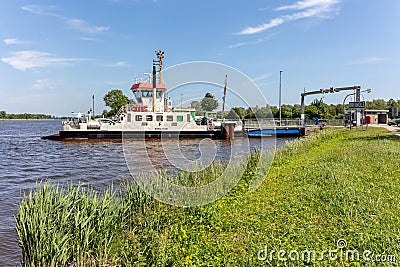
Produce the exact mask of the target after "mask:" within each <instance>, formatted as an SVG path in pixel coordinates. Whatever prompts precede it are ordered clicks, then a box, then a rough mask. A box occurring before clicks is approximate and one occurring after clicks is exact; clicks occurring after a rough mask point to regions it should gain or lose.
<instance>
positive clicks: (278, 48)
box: [0, 0, 400, 115]
mask: <svg viewBox="0 0 400 267" xmlns="http://www.w3.org/2000/svg"><path fill="white" fill-rule="evenodd" d="M399 28H400V1H398V0H379V1H378V0H371V1H365V0H303V1H293V0H291V1H290V0H287V1H286V0H285V1H267V0H264V1H259V0H254V1H207V0H203V1H182V0H181V1H177V0H153V1H151V0H86V1H77V0H76V1H72V0H71V1H58V0H54V1H34V0H32V1H25V0H3V1H2V7H1V9H0V110H6V111H7V112H8V113H23V112H28V113H46V114H54V115H65V114H69V113H70V112H71V111H87V110H88V109H89V107H90V105H91V95H92V94H93V93H94V94H95V95H96V100H97V101H96V110H97V111H101V110H103V109H104V106H103V102H102V100H101V99H102V97H103V96H104V94H105V93H106V92H107V91H109V90H111V89H114V88H118V89H122V90H123V91H124V92H125V94H127V95H129V96H130V95H131V92H130V91H129V88H130V85H131V84H132V82H133V78H134V76H135V74H136V75H141V74H143V73H144V72H149V71H150V68H151V60H152V59H153V58H154V50H156V49H157V50H158V49H162V50H163V51H165V60H164V66H165V67H168V66H172V65H175V64H179V63H183V62H188V61H197V60H201V61H213V62H219V63H222V64H226V65H229V66H231V67H233V68H236V69H238V70H239V71H241V72H243V73H244V74H246V75H247V76H249V77H250V78H252V79H253V80H254V82H255V83H256V84H257V85H258V86H259V87H260V89H261V91H262V93H263V94H264V95H265V97H266V99H267V100H268V102H269V103H270V104H272V105H277V104H278V89H279V71H280V70H283V74H282V88H283V103H289V104H295V103H299V101H300V93H301V92H302V90H303V89H304V88H306V90H309V91H311V90H317V89H320V88H328V87H330V86H336V87H341V86H353V85H361V86H362V88H363V89H366V88H372V90H373V91H372V93H371V94H369V95H366V96H365V98H366V99H373V98H385V99H389V98H394V99H400V75H399V73H400V68H399V67H400V49H399V47H400V30H399ZM223 79H224V78H223V77H222V78H221V80H222V82H223ZM343 98H344V93H341V94H331V95H325V96H324V101H325V102H327V103H341V102H342V101H343ZM311 100H312V99H308V100H307V101H311Z"/></svg>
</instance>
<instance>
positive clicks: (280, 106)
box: [279, 70, 283, 126]
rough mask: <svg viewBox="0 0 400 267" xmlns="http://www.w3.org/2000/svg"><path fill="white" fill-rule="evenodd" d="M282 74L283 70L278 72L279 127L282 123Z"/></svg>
mask: <svg viewBox="0 0 400 267" xmlns="http://www.w3.org/2000/svg"><path fill="white" fill-rule="evenodd" d="M282 72H283V70H281V71H279V126H280V125H281V121H282Z"/></svg>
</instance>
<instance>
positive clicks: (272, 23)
mask: <svg viewBox="0 0 400 267" xmlns="http://www.w3.org/2000/svg"><path fill="white" fill-rule="evenodd" d="M284 22H285V20H284V19H283V18H275V19H272V20H270V21H269V22H268V23H264V24H262V25H260V26H257V27H247V28H246V29H244V30H242V31H240V32H238V34H254V33H259V32H262V31H265V30H268V29H270V28H273V27H276V26H278V25H281V24H282V23H284Z"/></svg>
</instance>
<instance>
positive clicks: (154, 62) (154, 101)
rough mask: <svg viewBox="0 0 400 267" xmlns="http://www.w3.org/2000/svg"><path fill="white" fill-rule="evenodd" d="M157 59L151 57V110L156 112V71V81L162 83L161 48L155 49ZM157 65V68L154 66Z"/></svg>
mask: <svg viewBox="0 0 400 267" xmlns="http://www.w3.org/2000/svg"><path fill="white" fill-rule="evenodd" d="M155 52H156V55H157V58H158V60H154V59H153V112H156V110H157V106H156V100H157V72H158V73H159V75H158V82H159V83H160V84H162V70H161V69H162V59H163V58H164V52H163V51H161V50H158V51H155ZM157 66H158V70H156V67H157Z"/></svg>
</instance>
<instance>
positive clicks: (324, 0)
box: [276, 0, 339, 10]
mask: <svg viewBox="0 0 400 267" xmlns="http://www.w3.org/2000/svg"><path fill="white" fill-rule="evenodd" d="M337 3H339V0H305V1H298V2H296V3H294V4H292V5H286V6H281V7H278V8H277V9H276V10H303V9H309V8H317V9H330V8H331V7H332V6H333V5H335V4H337Z"/></svg>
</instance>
